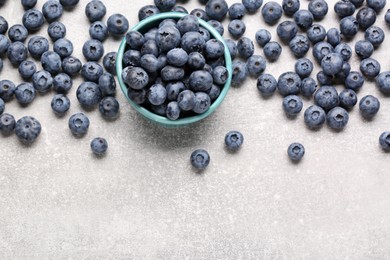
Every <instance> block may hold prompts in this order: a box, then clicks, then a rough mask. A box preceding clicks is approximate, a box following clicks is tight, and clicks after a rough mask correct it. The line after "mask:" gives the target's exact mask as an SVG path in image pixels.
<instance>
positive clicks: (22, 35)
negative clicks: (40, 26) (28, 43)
mask: <svg viewBox="0 0 390 260" xmlns="http://www.w3.org/2000/svg"><path fill="white" fill-rule="evenodd" d="M27 37H28V31H27V28H26V27H24V26H23V25H21V24H15V25H12V26H11V27H10V28H9V30H8V38H9V39H10V40H11V42H24V41H25V40H26V39H27Z"/></svg>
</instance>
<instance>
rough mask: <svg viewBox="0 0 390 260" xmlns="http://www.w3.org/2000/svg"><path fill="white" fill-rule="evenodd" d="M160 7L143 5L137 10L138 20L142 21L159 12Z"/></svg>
mask: <svg viewBox="0 0 390 260" xmlns="http://www.w3.org/2000/svg"><path fill="white" fill-rule="evenodd" d="M159 13H160V9H158V8H157V6H155V5H145V6H143V7H142V8H141V9H139V10H138V20H140V21H142V20H144V19H145V18H148V17H150V16H152V15H155V14H159Z"/></svg>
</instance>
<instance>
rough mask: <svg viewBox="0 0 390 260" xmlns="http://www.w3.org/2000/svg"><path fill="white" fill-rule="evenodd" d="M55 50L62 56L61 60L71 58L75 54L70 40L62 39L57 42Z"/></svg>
mask: <svg viewBox="0 0 390 260" xmlns="http://www.w3.org/2000/svg"><path fill="white" fill-rule="evenodd" d="M53 50H54V52H55V53H57V54H58V55H60V57H61V59H64V58H66V57H69V56H70V55H72V53H73V44H72V42H71V41H70V40H68V39H65V38H62V39H58V40H57V41H55V43H54V46H53Z"/></svg>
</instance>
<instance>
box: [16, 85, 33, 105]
mask: <svg viewBox="0 0 390 260" xmlns="http://www.w3.org/2000/svg"><path fill="white" fill-rule="evenodd" d="M15 98H16V100H17V101H18V103H19V104H21V105H28V104H30V103H31V102H33V100H34V98H35V89H34V87H33V85H32V84H31V83H28V82H25V83H21V84H19V85H18V86H17V87H16V89H15Z"/></svg>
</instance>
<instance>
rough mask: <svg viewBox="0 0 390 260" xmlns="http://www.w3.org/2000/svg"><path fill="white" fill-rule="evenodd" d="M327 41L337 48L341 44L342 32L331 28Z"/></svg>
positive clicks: (327, 34)
mask: <svg viewBox="0 0 390 260" xmlns="http://www.w3.org/2000/svg"><path fill="white" fill-rule="evenodd" d="M326 40H327V41H328V42H329V43H330V45H332V46H333V47H336V46H337V45H338V44H340V42H341V36H340V31H339V30H338V29H336V28H330V29H329V30H328V32H327V33H326Z"/></svg>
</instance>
